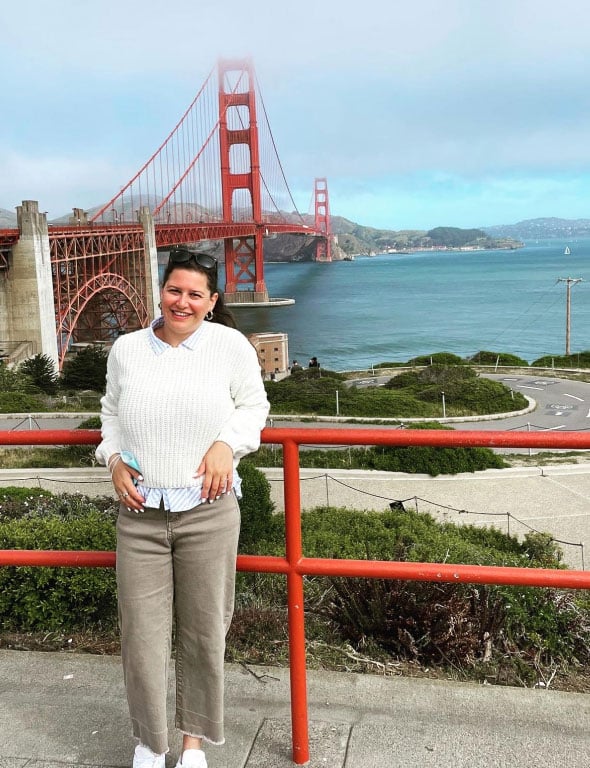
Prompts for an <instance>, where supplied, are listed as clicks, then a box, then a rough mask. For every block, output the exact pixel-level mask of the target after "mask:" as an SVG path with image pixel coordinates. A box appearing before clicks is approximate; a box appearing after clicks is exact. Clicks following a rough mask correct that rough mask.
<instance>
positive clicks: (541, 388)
mask: <svg viewBox="0 0 590 768" xmlns="http://www.w3.org/2000/svg"><path fill="white" fill-rule="evenodd" d="M521 389H539V390H541V392H542V391H543V390H544V389H545V388H544V387H521Z"/></svg>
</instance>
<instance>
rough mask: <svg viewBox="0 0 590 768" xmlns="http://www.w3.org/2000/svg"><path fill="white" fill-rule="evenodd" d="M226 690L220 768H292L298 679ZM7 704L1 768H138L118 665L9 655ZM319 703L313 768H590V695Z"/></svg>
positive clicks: (0, 680) (212, 761)
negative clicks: (293, 689)
mask: <svg viewBox="0 0 590 768" xmlns="http://www.w3.org/2000/svg"><path fill="white" fill-rule="evenodd" d="M226 681H227V682H226V686H227V694H226V730H227V733H226V738H227V741H226V744H225V745H224V746H223V747H209V748H208V749H207V758H208V762H209V768H291V766H293V763H292V761H291V720H290V704H289V673H288V670H286V669H278V668H271V667H267V668H264V669H263V668H258V667H255V668H252V669H251V670H250V671H249V670H247V669H245V668H242V667H240V666H237V665H228V667H227V674H226ZM0 693H1V696H0V768H25V766H26V768H63V766H64V765H66V766H69V767H70V768H76V767H77V766H85V768H96V767H97V766H101V767H106V766H110V767H117V768H118V767H119V766H121V768H130V766H131V756H132V753H133V748H134V744H135V742H134V740H133V739H132V737H131V736H130V728H129V720H128V714H127V705H126V701H125V695H124V690H123V684H122V674H121V669H120V660H119V658H118V657H111V656H91V655H83V654H74V653H72V654H68V653H31V652H28V651H0ZM308 699H309V732H310V762H309V766H310V768H418V767H419V768H553V767H554V766H555V767H556V768H557V766H559V768H563V766H567V768H588V766H589V765H590V736H589V726H588V723H589V716H590V696H587V695H585V694H574V693H563V692H559V691H552V690H530V689H518V688H503V687H495V686H482V685H477V684H462V683H461V684H460V683H453V682H444V681H435V680H425V679H418V678H404V677H394V678H384V677H379V676H373V675H357V674H353V673H334V672H311V673H310V674H309V679H308ZM169 703H170V712H171V713H172V712H173V681H171V683H170V689H169ZM171 733H173V731H172V730H171ZM179 744H180V739H179V736H178V734H176V733H174V736H173V738H172V740H171V752H170V754H169V756H168V759H167V762H166V764H167V766H168V768H171V767H172V766H174V765H175V764H176V759H177V756H178V748H179Z"/></svg>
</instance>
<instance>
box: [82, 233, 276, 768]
mask: <svg viewBox="0 0 590 768" xmlns="http://www.w3.org/2000/svg"><path fill="white" fill-rule="evenodd" d="M160 307H161V310H162V316H161V317H159V318H158V319H157V320H155V321H154V322H153V323H152V325H151V327H150V328H145V329H142V330H139V331H135V332H133V333H130V334H127V335H122V336H120V337H119V338H118V339H117V340H116V341H115V343H114V344H113V347H112V350H111V352H110V354H109V359H108V365H107V386H106V393H105V396H104V397H103V398H102V400H101V406H102V410H101V420H102V442H101V443H100V445H99V446H98V448H97V450H96V456H97V458H98V460H99V462H101V463H103V464H107V466H108V467H109V469H110V471H111V476H112V481H113V486H114V488H115V491H116V492H117V494H118V496H119V497H120V499H121V506H120V509H119V518H118V522H117V589H118V600H119V619H120V625H121V654H122V660H123V672H124V678H125V687H126V691H127V699H128V702H129V710H130V714H131V721H132V724H133V734H134V736H135V737H136V738H137V739H138V740H139V743H138V744H137V746H136V748H135V754H134V758H133V768H164V765H165V754H166V753H167V752H168V732H167V718H166V692H167V669H168V661H169V658H170V650H171V636H172V625H173V614H174V622H175V624H174V627H175V646H176V721H175V724H176V727H177V728H178V729H179V730H180V731H181V732H182V733H183V745H182V753H181V755H180V757H179V759H178V763H177V768H207V761H206V759H205V753H204V752H203V750H202V745H203V742H204V741H207V742H210V743H212V744H222V743H223V742H224V734H223V660H224V651H225V635H226V633H227V630H228V628H229V624H230V621H231V616H232V613H233V602H234V583H235V560H236V554H237V544H238V534H239V507H238V503H237V499H236V495H237V494H238V495H239V477H238V475H237V472H236V467H237V464H238V461H239V459H240V458H241V457H242V456H244V455H245V454H247V453H250V452H251V451H255V450H256V449H257V448H258V446H259V444H260V432H261V430H262V429H263V427H264V425H265V421H266V416H267V414H268V410H269V405H268V401H267V399H266V394H265V390H264V385H263V383H262V377H261V372H260V365H259V362H258V358H257V355H256V351H255V349H254V347H253V346H252V345H251V344H250V343H249V341H248V340H247V339H246V338H245V337H244V336H243V335H242V334H241V333H240V332H239V331H238V330H236V328H235V322H234V321H233V317H232V315H231V313H230V312H229V310H228V309H227V308H226V307H225V306H224V302H223V297H222V295H221V293H220V291H219V289H218V287H217V262H216V261H215V259H213V258H212V257H211V256H209V255H208V254H204V253H199V252H198V251H194V250H192V249H188V248H185V247H178V248H175V249H173V250H172V251H171V253H170V259H169V262H168V266H167V267H166V270H165V272H164V276H163V285H162V292H161V304H160Z"/></svg>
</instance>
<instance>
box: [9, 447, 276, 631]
mask: <svg viewBox="0 0 590 768" xmlns="http://www.w3.org/2000/svg"><path fill="white" fill-rule="evenodd" d="M239 471H240V476H241V478H242V493H243V498H242V499H241V501H240V511H241V517H242V529H241V535H240V551H241V552H254V553H257V552H261V551H263V550H262V549H261V548H260V547H261V546H264V542H265V541H267V539H268V537H270V538H271V539H274V527H273V526H274V520H273V515H272V512H273V505H272V502H271V500H270V486H269V484H268V481H267V480H266V478H265V476H264V475H263V474H262V473H261V472H260V471H259V470H257V469H256V468H255V467H254V466H253V465H252V464H250V463H248V462H247V461H243V462H241V463H240V470H239ZM117 513H118V502H117V501H116V500H115V499H114V498H111V497H98V498H94V499H89V498H88V497H86V496H82V495H78V494H60V495H56V496H54V495H53V494H51V493H49V492H47V491H43V490H41V489H38V488H37V489H31V488H4V489H3V490H2V491H1V492H0V549H48V550H53V549H55V550H98V551H112V550H114V549H115V547H116V530H115V521H116V518H117ZM116 615H117V610H116V582H115V573H114V571H113V569H110V568H104V569H103V568H46V567H38V566H30V567H29V566H26V567H24V566H23V567H9V568H1V569H0V617H1V618H0V627H1V628H2V629H4V630H8V629H10V630H19V631H27V632H28V631H35V630H57V629H69V630H73V629H86V628H88V627H89V626H92V627H94V628H100V627H110V626H114V625H115V623H116Z"/></svg>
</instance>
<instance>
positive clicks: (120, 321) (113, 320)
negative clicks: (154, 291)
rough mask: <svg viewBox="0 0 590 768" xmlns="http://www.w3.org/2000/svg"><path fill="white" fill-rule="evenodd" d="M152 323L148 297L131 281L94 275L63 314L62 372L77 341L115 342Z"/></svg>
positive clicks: (105, 274)
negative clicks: (122, 334)
mask: <svg viewBox="0 0 590 768" xmlns="http://www.w3.org/2000/svg"><path fill="white" fill-rule="evenodd" d="M149 320H150V313H149V309H148V307H147V305H146V302H145V296H144V295H142V294H141V293H140V292H139V291H138V290H137V288H135V286H134V285H132V283H130V282H129V280H127V279H126V278H125V277H123V276H121V275H118V274H116V273H114V272H103V273H101V274H98V275H95V276H94V277H92V278H91V279H89V280H88V281H87V282H86V283H84V285H82V286H81V287H80V289H79V290H78V291H77V292H76V293H75V294H74V295H73V296H71V298H70V300H69V302H68V304H67V305H66V306H65V307H64V308H63V310H62V311H61V312H60V315H59V319H58V328H57V336H58V349H59V366H60V369H61V368H62V367H63V363H64V360H65V356H66V353H67V351H68V349H69V347H70V344H71V343H72V341H73V340H74V339H75V340H76V341H78V342H82V341H88V342H96V341H111V342H112V341H114V340H115V338H116V337H117V336H118V335H119V334H120V333H121V332H123V333H125V332H127V331H133V330H137V329H138V328H143V327H145V326H146V325H147V324H148V322H149Z"/></svg>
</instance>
